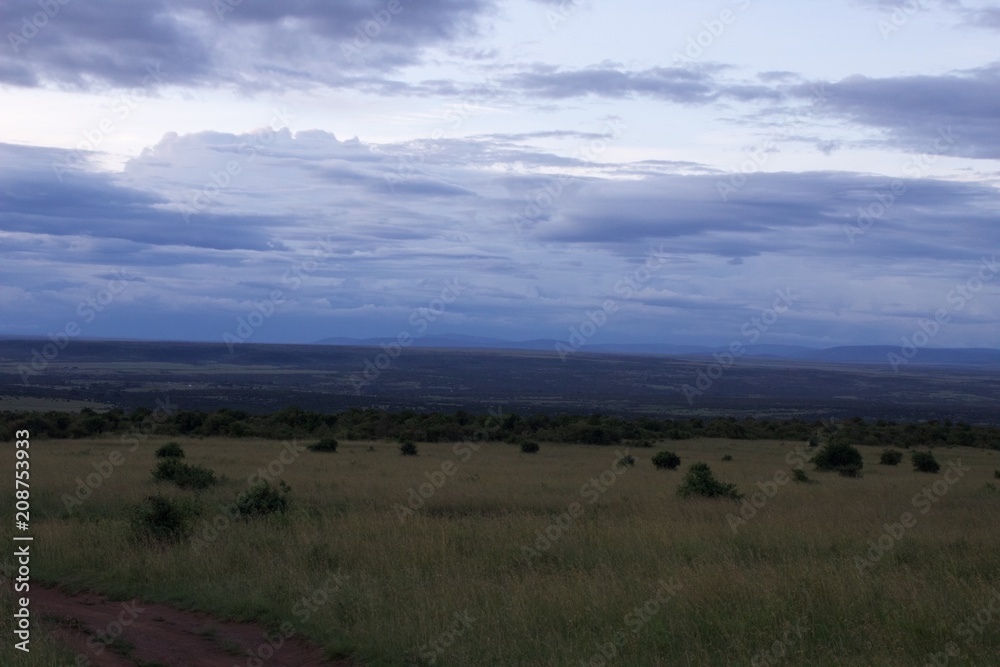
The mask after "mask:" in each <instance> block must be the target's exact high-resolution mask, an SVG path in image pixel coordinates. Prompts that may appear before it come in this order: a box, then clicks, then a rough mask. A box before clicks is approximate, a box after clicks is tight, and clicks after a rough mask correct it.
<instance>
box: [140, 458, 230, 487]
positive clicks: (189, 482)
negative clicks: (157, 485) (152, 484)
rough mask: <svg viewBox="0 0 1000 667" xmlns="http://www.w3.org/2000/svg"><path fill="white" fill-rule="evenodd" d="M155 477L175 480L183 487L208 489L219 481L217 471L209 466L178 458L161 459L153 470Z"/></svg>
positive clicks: (160, 480)
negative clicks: (216, 475)
mask: <svg viewBox="0 0 1000 667" xmlns="http://www.w3.org/2000/svg"><path fill="white" fill-rule="evenodd" d="M153 479H155V480H156V481H158V482H173V483H174V484H176V485H177V486H179V487H180V488H182V489H207V488H208V487H210V486H212V485H213V484H216V483H217V482H218V480H217V479H216V478H215V473H214V472H212V471H211V470H209V469H208V468H206V467H204V466H200V465H191V464H189V463H184V462H183V461H181V460H180V459H176V458H169V459H164V460H162V461H160V463H159V464H157V466H156V469H155V470H153Z"/></svg>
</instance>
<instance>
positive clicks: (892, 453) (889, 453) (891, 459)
mask: <svg viewBox="0 0 1000 667" xmlns="http://www.w3.org/2000/svg"><path fill="white" fill-rule="evenodd" d="M902 460H903V452H900V451H897V450H895V449H887V450H885V451H884V452H882V456H881V457H880V458H879V460H878V462H879V464H880V465H884V466H897V465H899V462H900V461H902Z"/></svg>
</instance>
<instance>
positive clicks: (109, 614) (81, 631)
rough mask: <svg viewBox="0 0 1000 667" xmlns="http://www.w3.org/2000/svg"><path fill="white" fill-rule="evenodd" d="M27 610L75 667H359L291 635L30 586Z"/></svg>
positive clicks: (147, 605) (163, 608) (165, 608)
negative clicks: (68, 654)
mask: <svg viewBox="0 0 1000 667" xmlns="http://www.w3.org/2000/svg"><path fill="white" fill-rule="evenodd" d="M31 604H32V615H36V618H41V619H42V620H43V622H44V623H45V625H46V627H47V628H49V629H50V630H51V634H52V635H53V636H55V637H56V638H57V639H58V640H60V641H61V642H63V643H64V644H65V645H66V646H68V647H69V648H70V650H71V651H73V652H74V653H76V655H77V659H76V662H74V663H73V665H74V667H105V666H107V667H135V666H136V665H156V666H157V667H160V666H163V665H168V666H169V667H188V666H190V667H244V666H252V667H259V666H261V665H264V666H266V667H304V666H306V665H325V666H327V667H360V663H356V662H353V661H350V660H342V661H335V662H330V661H327V660H324V652H323V649H322V648H320V647H318V646H316V645H315V644H310V643H308V642H306V641H305V640H303V639H302V638H300V637H297V636H294V635H292V636H290V637H284V636H282V634H281V633H277V632H276V633H270V632H267V631H265V629H264V628H263V627H261V626H260V625H257V624H255V623H236V622H233V621H222V620H219V619H215V618H212V617H211V616H207V615H205V614H201V613H197V612H190V611H181V610H178V609H174V608H173V607H168V606H165V605H161V604H152V603H146V602H140V601H138V600H128V601H125V602H115V601H112V600H108V599H107V598H105V597H103V596H100V595H95V594H91V593H82V594H79V595H70V594H68V593H64V592H63V591H60V590H58V589H56V588H41V587H35V586H32V588H31ZM286 634H287V633H286ZM81 656H82V657H81ZM255 658H256V659H255Z"/></svg>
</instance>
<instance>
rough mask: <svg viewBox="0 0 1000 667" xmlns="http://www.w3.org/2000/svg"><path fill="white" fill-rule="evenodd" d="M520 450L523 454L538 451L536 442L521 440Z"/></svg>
mask: <svg viewBox="0 0 1000 667" xmlns="http://www.w3.org/2000/svg"><path fill="white" fill-rule="evenodd" d="M521 451H522V452H523V453H525V454H534V453H536V452H537V451H538V443H537V442H522V443H521Z"/></svg>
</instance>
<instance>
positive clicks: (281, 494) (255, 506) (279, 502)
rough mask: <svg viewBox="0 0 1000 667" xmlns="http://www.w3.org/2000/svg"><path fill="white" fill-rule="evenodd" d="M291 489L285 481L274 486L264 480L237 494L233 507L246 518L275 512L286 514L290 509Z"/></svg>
mask: <svg viewBox="0 0 1000 667" xmlns="http://www.w3.org/2000/svg"><path fill="white" fill-rule="evenodd" d="M291 490H292V489H291V487H289V486H288V485H287V484H285V482H284V481H280V482H278V485H277V486H273V485H272V484H271V483H270V482H268V481H266V480H263V481H260V482H257V483H256V484H254V485H253V486H251V487H250V488H249V489H247V490H246V491H244V492H243V493H239V494H237V495H236V502H235V503H233V509H234V510H235V512H236V514H238V515H239V516H242V517H244V518H253V517H259V516H266V515H268V514H274V513H275V512H280V513H282V514H284V513H285V512H286V511H287V510H288V494H289V493H290V492H291Z"/></svg>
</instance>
